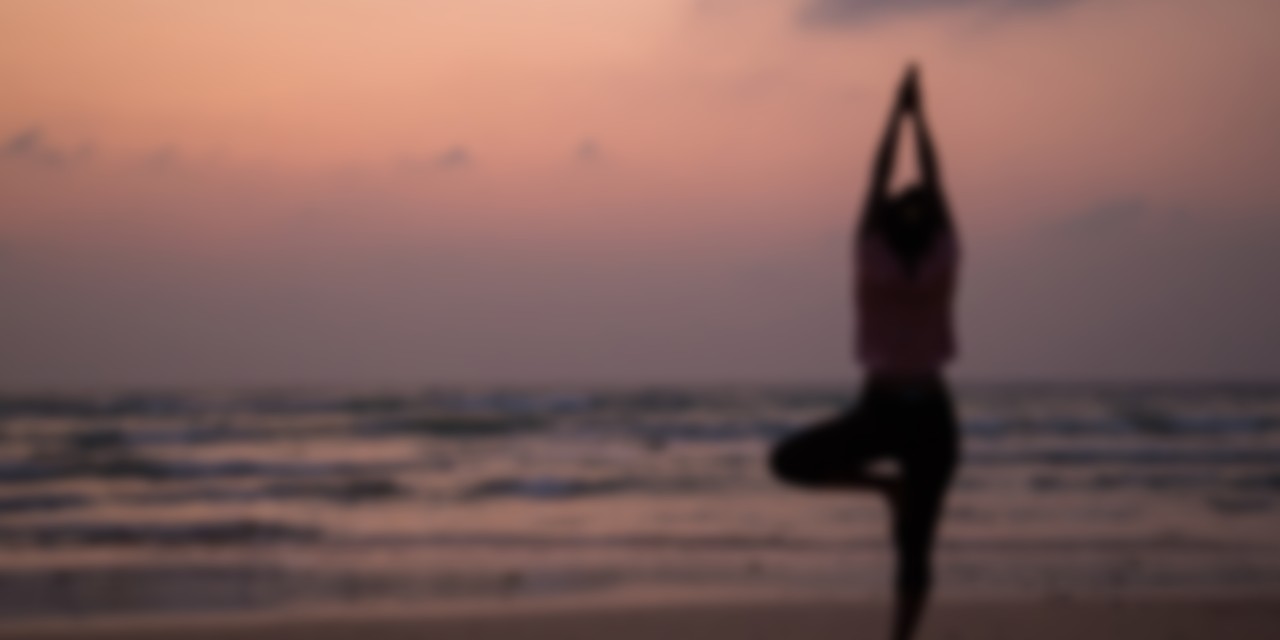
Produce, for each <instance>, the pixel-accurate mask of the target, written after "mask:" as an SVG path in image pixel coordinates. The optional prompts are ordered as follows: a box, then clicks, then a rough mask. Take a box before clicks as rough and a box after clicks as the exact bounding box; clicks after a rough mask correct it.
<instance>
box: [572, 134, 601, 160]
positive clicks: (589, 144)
mask: <svg viewBox="0 0 1280 640" xmlns="http://www.w3.org/2000/svg"><path fill="white" fill-rule="evenodd" d="M573 158H574V160H577V161H578V162H581V163H583V164H592V163H595V162H599V161H600V159H601V155H600V144H599V143H597V142H596V141H595V138H583V139H582V140H581V141H580V142H579V143H578V146H577V147H576V148H574V150H573Z"/></svg>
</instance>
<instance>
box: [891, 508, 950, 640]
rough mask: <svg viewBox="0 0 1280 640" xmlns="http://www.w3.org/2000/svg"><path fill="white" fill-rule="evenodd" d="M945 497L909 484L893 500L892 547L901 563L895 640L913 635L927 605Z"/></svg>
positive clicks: (907, 639) (895, 586) (904, 639)
mask: <svg viewBox="0 0 1280 640" xmlns="http://www.w3.org/2000/svg"><path fill="white" fill-rule="evenodd" d="M942 489H944V490H945V487H942ZM921 493H925V495H921ZM942 496H943V491H942V490H935V491H927V492H926V491H924V490H923V489H922V488H921V487H916V486H912V485H911V483H909V482H908V483H906V484H905V485H904V486H903V487H902V488H901V491H900V493H899V494H898V496H897V499H896V500H895V501H894V514H893V545H894V551H895V553H896V555H897V561H898V570H897V575H896V577H895V584H894V589H895V598H896V611H895V613H894V621H893V639H894V640H909V639H910V638H911V637H912V636H913V634H914V633H915V630H916V627H918V626H919V622H920V617H921V614H922V613H923V612H924V608H925V605H926V604H927V603H928V599H929V591H930V589H931V587H932V586H933V569H932V558H931V555H932V552H933V541H934V535H935V533H936V531H937V525H938V520H939V516H940V515H941V512H942Z"/></svg>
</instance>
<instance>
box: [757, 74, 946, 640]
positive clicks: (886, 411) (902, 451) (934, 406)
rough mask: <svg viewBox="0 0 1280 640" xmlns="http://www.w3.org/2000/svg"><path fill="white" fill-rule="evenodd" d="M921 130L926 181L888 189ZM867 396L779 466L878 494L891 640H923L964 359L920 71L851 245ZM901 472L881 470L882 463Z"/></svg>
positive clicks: (796, 479)
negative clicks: (958, 353) (890, 566)
mask: <svg viewBox="0 0 1280 640" xmlns="http://www.w3.org/2000/svg"><path fill="white" fill-rule="evenodd" d="M907 120H910V121H911V122H912V124H914V128H915V134H916V135H915V138H916V144H917V147H916V150H917V151H916V156H917V160H918V162H919V175H920V179H919V182H918V183H917V184H915V185H913V186H911V187H908V188H906V189H904V190H903V191H902V192H901V193H898V194H894V195H890V194H889V193H888V188H889V177H890V174H891V173H892V171H893V166H894V154H895V152H896V149H897V146H898V144H897V143H898V132H899V129H900V128H901V126H902V125H903V124H904V123H905V122H906V121H907ZM853 253H854V263H855V265H856V274H855V277H854V281H853V282H854V287H853V288H854V295H853V299H854V310H855V314H856V317H857V324H856V326H857V332H856V336H855V343H856V357H857V360H858V361H859V362H860V363H861V364H862V366H864V367H865V368H866V376H865V382H864V386H863V388H862V391H861V393H860V395H859V398H858V400H857V401H856V402H855V403H854V404H853V405H852V406H851V407H849V408H847V409H845V410H844V411H842V412H841V413H839V414H837V415H836V416H834V417H832V418H829V419H827V420H824V421H822V422H820V423H818V424H816V425H814V426H812V427H810V428H808V429H804V430H801V431H800V432H798V433H796V434H794V435H792V436H790V437H789V438H787V439H785V440H783V441H782V442H781V443H779V444H778V445H777V446H776V447H775V448H774V450H773V452H772V455H771V459H770V464H771V467H772V470H773V472H774V473H775V474H776V475H777V476H778V477H780V478H781V479H783V480H785V481H787V482H790V483H793V484H796V485H799V486H802V487H808V488H834V489H851V490H871V491H877V492H880V493H882V494H883V495H884V496H885V498H886V500H887V503H888V505H889V507H890V512H891V518H892V538H893V544H894V549H895V553H896V556H897V574H896V578H895V583H896V584H895V587H896V593H895V615H894V623H893V639H894V640H908V639H909V638H911V637H912V635H913V634H914V633H915V630H916V627H917V626H918V624H919V621H920V618H921V614H922V613H923V611H924V607H925V604H926V601H927V599H928V595H929V589H930V585H931V582H932V572H931V560H930V557H931V553H932V549H933V541H934V536H935V532H936V531H937V527H938V521H939V518H940V516H941V514H942V509H943V502H944V498H945V496H946V493H947V488H948V486H949V485H950V483H951V479H952V476H953V475H954V472H955V469H956V464H957V458H958V454H957V430H956V418H955V411H954V409H953V407H952V401H951V394H950V391H949V390H948V387H947V384H946V381H945V380H944V378H943V374H942V370H943V367H944V366H945V365H946V363H947V362H948V361H949V360H951V359H952V358H953V356H954V354H955V334H954V329H953V326H952V315H953V312H952V310H953V307H954V300H955V288H956V280H957V271H958V267H959V243H958V241H957V238H956V232H955V227H954V224H953V222H952V218H951V213H950V209H949V207H948V206H947V198H946V195H945V193H944V191H943V188H942V179H941V176H940V175H939V173H938V160H937V157H936V154H935V153H934V148H933V143H932V140H931V138H930V135H929V127H928V125H927V123H926V120H925V116H924V109H923V101H922V99H921V90H920V81H919V73H918V71H917V70H916V68H915V67H914V66H911V67H909V68H908V69H907V72H906V75H905V76H904V78H903V80H902V84H901V86H900V87H899V90H898V94H897V99H896V100H895V102H894V105H893V109H892V111H891V112H890V115H889V122H888V126H887V128H886V129H885V132H884V137H883V140H882V141H881V143H880V149H879V151H878V153H877V155H876V158H875V163H874V166H873V173H872V176H871V185H870V189H869V192H868V194H867V200H866V204H865V206H864V208H863V211H862V215H861V219H860V220H859V222H858V225H857V228H856V230H855V232H854V237H853ZM886 460H887V461H890V462H891V463H892V465H891V466H894V467H896V469H895V472H894V473H884V472H883V471H882V470H881V467H883V466H884V465H883V464H878V463H881V461H886Z"/></svg>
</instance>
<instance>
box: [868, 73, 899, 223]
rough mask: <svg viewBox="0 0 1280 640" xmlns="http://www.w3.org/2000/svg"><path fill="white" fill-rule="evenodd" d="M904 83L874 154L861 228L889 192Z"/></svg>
mask: <svg viewBox="0 0 1280 640" xmlns="http://www.w3.org/2000/svg"><path fill="white" fill-rule="evenodd" d="M906 87H907V84H906V81H905V79H904V82H903V84H902V85H901V86H900V87H899V90H898V95H897V97H896V98H895V99H894V101H893V107H892V108H891V109H890V111H889V121H888V122H886V123H885V128H884V133H883V134H882V135H881V138H880V148H879V150H878V151H877V152H876V157H875V161H874V164H873V165H872V168H871V184H870V185H869V186H868V188H867V201H866V205H865V206H864V207H863V209H862V225H861V226H862V227H864V228H865V227H866V225H867V224H868V223H869V222H870V217H871V214H872V212H875V211H879V210H880V208H881V206H882V205H883V204H884V201H885V194H886V193H887V192H888V191H889V174H890V173H892V172H893V161H894V158H895V157H896V154H897V150H898V130H899V129H900V128H901V126H902V116H903V113H904V109H903V106H904V104H905V101H904V97H905V95H906Z"/></svg>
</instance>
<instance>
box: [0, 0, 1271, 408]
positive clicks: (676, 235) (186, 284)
mask: <svg viewBox="0 0 1280 640" xmlns="http://www.w3.org/2000/svg"><path fill="white" fill-rule="evenodd" d="M885 5H886V3H882V2H878V1H875V0H794V1H789V0H740V1H736V2H731V1H728V0H614V1H611V2H607V3H602V2H598V1H591V0H546V1H544V2H537V3H531V2H523V1H518V0H467V1H461V0H459V1H452V0H437V1H423V2H407V1H403V0H347V1H341V0H326V1H319V0H292V1H286V0H254V1H249V0H232V1H227V2H217V3H194V2H193V3H175V2H165V1H161V0H153V1H146V2H143V1H128V0H120V1H115V2H111V3H100V2H93V1H90V0H83V1H79V2H71V1H62V0H30V1H25V0H13V1H10V2H6V3H5V4H3V5H0V78H3V79H4V83H5V92H4V93H5V96H6V99H5V101H4V103H3V104H0V211H2V212H3V213H2V214H0V215H2V217H0V292H3V293H5V298H6V300H7V301H8V304H7V305H6V306H8V307H10V309H9V310H7V311H6V314H5V315H6V317H5V318H4V319H0V348H3V351H5V352H6V353H8V354H10V357H7V358H5V363H4V364H0V383H3V384H12V385H55V386H56V385H61V384H156V383H161V382H174V381H176V382H178V383H190V384H205V383H227V384H240V383H244V384H251V383H258V382H285V383H288V382H294V381H300V382H306V381H315V380H320V381H324V380H332V381H343V382H348V381H354V382H384V381H385V382H413V381H420V380H421V381H448V380H454V379H467V380H516V381H521V380H572V381H591V380H596V379H618V380H659V379H672V380H683V379H738V378H745V379H796V378H806V379H812V378H833V377H839V376H842V375H848V371H849V370H850V368H849V365H848V363H847V357H846V354H847V334H848V326H847V323H848V314H847V310H846V306H847V304H846V301H845V299H844V295H845V291H844V289H845V286H846V278H847V274H846V266H845V261H846V256H845V255H844V241H845V235H844V234H845V233H847V230H848V225H849V223H850V215H851V210H852V208H853V206H854V204H855V203H857V202H858V201H859V199H860V197H861V190H862V188H863V187H864V184H863V177H864V174H865V171H866V164H867V161H868V158H869V156H870V152H871V145H872V142H873V140H874V138H875V137H876V136H877V135H878V133H879V127H880V126H881V124H882V119H883V116H884V112H885V110H886V108H887V103H888V99H889V97H890V95H891V90H892V86H893V83H894V81H895V78H896V77H897V75H898V74H899V73H900V71H901V69H902V66H903V63H904V62H905V61H907V60H909V59H916V60H919V61H921V62H922V63H923V65H924V69H925V81H926V99H927V100H928V101H929V107H930V113H931V115H932V117H933V118H934V120H935V129H936V131H937V135H938V137H939V138H940V143H941V145H942V152H943V159H944V163H945V165H944V166H945V169H946V177H947V180H948V183H949V186H950V190H951V194H952V197H953V199H954V200H955V207H956V209H957V210H958V211H959V213H960V215H961V219H962V224H963V228H964V230H965V239H966V248H967V255H968V258H969V260H968V263H967V267H966V289H965V293H964V298H963V299H962V308H961V312H962V313H961V323H962V336H964V337H965V340H964V346H965V349H964V351H965V357H964V360H963V361H962V364H961V367H960V370H961V372H962V373H964V374H965V375H972V376H982V377H1019V376H1040V377H1082V376H1083V377H1089V376H1111V377H1115V376H1119V377H1151V376H1272V375H1275V374H1276V373H1280V339H1277V338H1276V337H1274V336H1273V335H1272V334H1274V331H1273V330H1272V329H1271V328H1272V327H1274V326H1280V306H1278V305H1280V303H1276V302H1274V301H1271V299H1272V298H1274V296H1272V295H1269V294H1267V293H1266V288H1267V286H1268V285H1269V284H1270V282H1271V280H1272V279H1274V276H1277V275H1280V258H1275V257H1272V256H1275V255H1280V253H1278V252H1277V251H1276V250H1277V249H1280V234H1277V233H1275V232H1276V231H1277V230H1278V229H1280V225H1277V224H1276V223H1275V222H1273V220H1272V218H1273V217H1274V214H1277V213H1280V212H1277V211H1276V208H1277V207H1276V205H1277V203H1280V187H1278V186H1277V184H1278V183H1277V181H1275V180H1274V178H1273V177H1272V175H1273V174H1274V172H1275V169H1276V168H1277V167H1278V166H1280V127H1278V126H1276V125H1275V124H1274V123H1273V122H1272V121H1271V120H1272V118H1273V117H1274V116H1273V114H1275V113H1280V89H1277V86H1276V83H1274V82H1273V81H1272V78H1271V77H1272V76H1273V75H1274V69H1275V67H1276V63H1277V62H1280V45H1277V44H1274V43H1273V42H1274V39H1273V38H1272V37H1271V34H1270V33H1269V31H1270V29H1271V28H1272V26H1273V25H1274V24H1277V20H1276V19H1277V18H1278V17H1280V8H1277V5H1275V4H1274V3H1272V2H1266V1H1261V0H1259V1H1245V0H1239V1H1232V2H1210V1H1207V0H1200V1H1178V0H1172V1H1155V0H1150V1H1137V0H1116V1H1107V2H1103V1H1101V0H1058V1H1057V2H1045V1H1043V0H1040V1H1038V2H1033V1H1031V0H1022V1H1020V0H954V1H952V2H944V1H943V0H910V1H907V2H900V3H889V6H890V7H891V8H887V9H886V8H884V6H885ZM1270 238H1277V240H1268V239H1270ZM1268 242H1270V244H1267V243H1268ZM1116 272H1123V275H1119V276H1115V275H1114V274H1115V273H1116ZM1077 314H1078V317H1077ZM1171 315H1172V316H1174V317H1177V318H1178V320H1177V321H1175V322H1172V323H1171V322H1170V320H1169V318H1170V316H1171ZM1153 325H1159V326H1160V327H1161V328H1159V329H1155V330H1151V329H1150V327H1151V326H1153Z"/></svg>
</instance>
